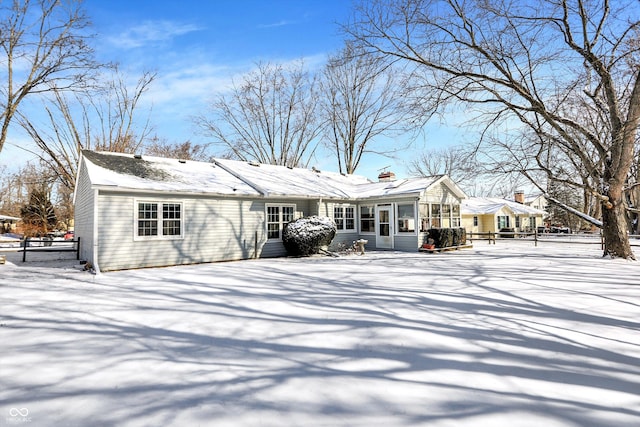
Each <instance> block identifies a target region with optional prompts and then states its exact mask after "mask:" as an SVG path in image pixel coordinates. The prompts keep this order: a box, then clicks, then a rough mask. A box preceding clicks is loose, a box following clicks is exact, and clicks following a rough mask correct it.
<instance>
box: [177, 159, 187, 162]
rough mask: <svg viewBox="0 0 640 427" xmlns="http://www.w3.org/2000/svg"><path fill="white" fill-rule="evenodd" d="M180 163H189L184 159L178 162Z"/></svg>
mask: <svg viewBox="0 0 640 427" xmlns="http://www.w3.org/2000/svg"><path fill="white" fill-rule="evenodd" d="M178 163H187V161H186V160H184V159H179V160H178Z"/></svg>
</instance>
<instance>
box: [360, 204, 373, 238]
mask: <svg viewBox="0 0 640 427" xmlns="http://www.w3.org/2000/svg"><path fill="white" fill-rule="evenodd" d="M375 231H376V217H375V210H374V208H373V206H360V232H361V233H373V232H375Z"/></svg>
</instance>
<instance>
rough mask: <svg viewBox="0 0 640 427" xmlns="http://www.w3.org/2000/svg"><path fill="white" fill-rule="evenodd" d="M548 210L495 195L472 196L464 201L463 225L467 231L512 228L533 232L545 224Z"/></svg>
mask: <svg viewBox="0 0 640 427" xmlns="http://www.w3.org/2000/svg"><path fill="white" fill-rule="evenodd" d="M545 215H546V212H545V211H543V210H540V209H535V208H532V207H529V206H527V205H524V204H521V203H518V202H515V201H510V200H506V199H500V198H495V197H470V198H468V199H466V200H463V201H462V225H463V227H464V228H466V230H467V232H471V233H486V232H492V233H495V232H496V231H500V230H501V229H503V228H512V229H513V230H514V231H517V232H531V231H534V230H535V229H536V227H537V226H541V225H543V224H544V217H545Z"/></svg>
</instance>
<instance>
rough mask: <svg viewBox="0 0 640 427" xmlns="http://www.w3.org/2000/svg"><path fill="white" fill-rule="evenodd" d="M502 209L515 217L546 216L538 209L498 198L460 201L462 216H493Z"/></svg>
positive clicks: (475, 198)
mask: <svg viewBox="0 0 640 427" xmlns="http://www.w3.org/2000/svg"><path fill="white" fill-rule="evenodd" d="M504 207H506V208H508V209H509V210H511V211H512V212H513V213H514V214H516V215H546V212H545V211H542V210H540V209H535V208H532V207H531V206H527V205H523V204H520V203H518V202H514V201H511V200H507V199H501V198H498V197H470V198H468V199H466V200H463V201H462V206H461V210H462V213H463V214H474V215H486V214H491V215H494V214H496V213H497V212H498V211H500V209H502V208H504Z"/></svg>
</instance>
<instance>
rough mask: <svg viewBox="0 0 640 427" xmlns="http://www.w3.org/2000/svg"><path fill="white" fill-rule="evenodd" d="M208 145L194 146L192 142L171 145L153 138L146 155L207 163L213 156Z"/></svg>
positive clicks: (147, 145) (147, 146)
mask: <svg viewBox="0 0 640 427" xmlns="http://www.w3.org/2000/svg"><path fill="white" fill-rule="evenodd" d="M207 148H208V144H194V143H192V142H191V141H185V142H178V143H173V144H172V143H170V142H168V141H166V140H164V139H160V138H158V137H155V138H152V140H151V142H149V143H148V144H146V146H145V154H148V155H151V156H158V157H168V158H176V159H183V160H197V161H202V162H207V161H210V160H211V155H209V153H208V152H207Z"/></svg>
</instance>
